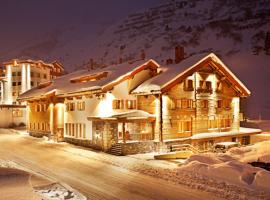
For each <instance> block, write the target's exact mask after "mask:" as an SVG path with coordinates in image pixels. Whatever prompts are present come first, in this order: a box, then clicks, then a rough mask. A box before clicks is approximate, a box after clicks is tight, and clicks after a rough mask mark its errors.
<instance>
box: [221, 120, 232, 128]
mask: <svg viewBox="0 0 270 200" xmlns="http://www.w3.org/2000/svg"><path fill="white" fill-rule="evenodd" d="M230 127H231V119H230V118H222V119H221V120H220V128H230Z"/></svg>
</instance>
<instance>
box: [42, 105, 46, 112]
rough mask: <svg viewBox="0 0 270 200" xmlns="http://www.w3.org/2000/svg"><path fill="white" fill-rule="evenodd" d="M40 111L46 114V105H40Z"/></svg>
mask: <svg viewBox="0 0 270 200" xmlns="http://www.w3.org/2000/svg"><path fill="white" fill-rule="evenodd" d="M41 111H42V112H46V111H47V105H46V104H42V105H41Z"/></svg>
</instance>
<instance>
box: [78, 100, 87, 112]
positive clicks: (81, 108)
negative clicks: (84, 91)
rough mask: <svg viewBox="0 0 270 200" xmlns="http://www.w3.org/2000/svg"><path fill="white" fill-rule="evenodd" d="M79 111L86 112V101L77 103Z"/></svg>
mask: <svg viewBox="0 0 270 200" xmlns="http://www.w3.org/2000/svg"><path fill="white" fill-rule="evenodd" d="M77 110H79V111H82V110H85V102H84V101H81V102H77Z"/></svg>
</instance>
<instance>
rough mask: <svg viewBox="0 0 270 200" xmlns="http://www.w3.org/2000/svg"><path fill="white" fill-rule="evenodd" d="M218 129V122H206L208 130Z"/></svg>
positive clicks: (212, 120)
mask: <svg viewBox="0 0 270 200" xmlns="http://www.w3.org/2000/svg"><path fill="white" fill-rule="evenodd" d="M215 128H218V121H217V120H216V119H210V120H208V129H215Z"/></svg>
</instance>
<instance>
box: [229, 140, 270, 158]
mask: <svg viewBox="0 0 270 200" xmlns="http://www.w3.org/2000/svg"><path fill="white" fill-rule="evenodd" d="M269 146H270V141H264V142H259V143H257V144H254V145H252V146H247V147H242V148H233V149H231V150H230V151H228V154H229V155H232V156H234V157H235V158H237V159H239V160H240V161H242V162H246V163H248V162H256V161H259V162H264V163H270V148H269Z"/></svg>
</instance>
